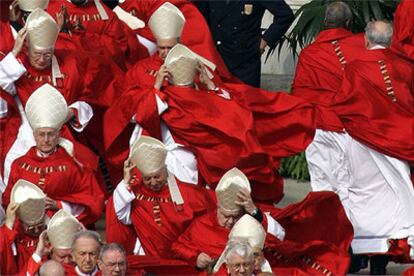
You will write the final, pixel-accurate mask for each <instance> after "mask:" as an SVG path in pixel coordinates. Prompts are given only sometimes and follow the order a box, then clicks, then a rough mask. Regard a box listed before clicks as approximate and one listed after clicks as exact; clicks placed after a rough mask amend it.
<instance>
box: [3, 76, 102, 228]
mask: <svg viewBox="0 0 414 276" xmlns="http://www.w3.org/2000/svg"><path fill="white" fill-rule="evenodd" d="M68 113H69V111H68V106H67V104H66V101H65V99H64V98H63V96H62V95H61V94H60V93H59V92H58V91H57V90H56V89H55V88H53V87H52V86H51V85H49V84H45V85H43V86H41V87H40V88H39V89H37V90H36V91H35V92H34V93H33V94H32V95H31V96H30V98H29V100H28V101H27V104H26V115H27V119H28V122H29V124H30V126H31V127H32V129H33V136H34V139H35V141H36V146H35V147H32V148H31V149H30V150H29V151H28V152H27V153H26V154H25V155H23V156H22V157H20V158H18V159H16V160H15V161H14V162H13V164H12V166H11V173H10V178H9V183H8V185H7V188H6V190H5V191H4V194H3V205H4V206H7V205H8V204H9V202H10V192H11V190H12V189H13V186H14V185H15V183H16V182H17V180H19V179H25V180H27V181H30V182H32V183H35V184H36V185H37V186H38V187H39V188H40V189H42V191H43V192H44V193H45V194H46V195H47V197H46V211H47V213H48V215H49V217H50V216H51V215H53V213H55V212H56V211H58V210H59V209H64V210H66V211H68V212H69V213H71V214H72V215H74V216H75V217H76V218H77V219H78V220H79V221H81V222H82V223H84V224H85V225H88V224H93V223H94V222H96V221H97V220H98V219H99V217H100V216H101V213H102V210H103V193H102V191H101V190H100V187H99V185H98V183H97V180H96V178H95V176H94V174H93V172H92V171H91V170H90V169H89V168H88V167H84V166H83V165H82V164H81V163H79V161H77V160H76V158H74V154H73V150H74V149H73V144H72V143H71V142H70V141H68V140H67V139H64V138H60V135H59V134H60V129H61V127H62V125H63V124H64V122H65V121H66V119H67V116H68Z"/></svg>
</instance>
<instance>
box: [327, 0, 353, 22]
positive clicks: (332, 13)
mask: <svg viewBox="0 0 414 276" xmlns="http://www.w3.org/2000/svg"><path fill="white" fill-rule="evenodd" d="M351 20H352V12H351V9H350V8H349V6H348V4H346V3H344V2H333V3H331V4H329V5H328V6H327V7H326V11H325V27H327V28H348V24H349V23H350V22H351Z"/></svg>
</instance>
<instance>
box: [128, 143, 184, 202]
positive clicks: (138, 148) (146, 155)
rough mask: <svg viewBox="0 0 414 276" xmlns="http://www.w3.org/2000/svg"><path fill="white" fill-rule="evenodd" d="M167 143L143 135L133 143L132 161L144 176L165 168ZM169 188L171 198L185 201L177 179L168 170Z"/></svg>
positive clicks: (176, 200)
mask: <svg viewBox="0 0 414 276" xmlns="http://www.w3.org/2000/svg"><path fill="white" fill-rule="evenodd" d="M167 152H168V151H167V149H166V147H165V145H164V144H163V143H162V142H161V141H159V140H157V139H155V138H152V137H149V136H145V135H141V137H140V138H139V139H138V140H137V141H136V142H135V143H134V144H133V146H132V149H131V152H130V157H129V159H130V161H131V162H132V163H133V164H134V165H135V166H136V167H137V168H138V170H139V171H140V172H141V174H142V175H143V176H146V175H150V174H153V173H156V172H158V171H160V170H161V169H163V168H164V167H165V166H166V165H165V160H166V158H167ZM167 182H168V189H169V191H170V195H171V199H172V201H173V202H174V203H175V204H176V205H180V204H183V203H184V200H183V198H182V196H181V192H180V189H179V188H178V185H177V181H176V180H175V177H174V175H173V174H172V173H171V172H168V179H167Z"/></svg>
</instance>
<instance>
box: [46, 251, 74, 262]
mask: <svg viewBox="0 0 414 276" xmlns="http://www.w3.org/2000/svg"><path fill="white" fill-rule="evenodd" d="M51 257H52V258H51V259H52V260H54V261H56V262H58V263H61V264H70V263H72V249H70V248H68V249H57V248H53V250H52V256H51Z"/></svg>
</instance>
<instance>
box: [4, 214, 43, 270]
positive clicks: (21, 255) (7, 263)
mask: <svg viewBox="0 0 414 276" xmlns="http://www.w3.org/2000/svg"><path fill="white" fill-rule="evenodd" d="M17 229H20V223H19V221H18V220H17V221H16V223H15V226H14V229H13V230H10V229H9V228H7V226H6V225H3V226H1V227H0V274H1V275H15V274H17V273H19V275H20V274H21V275H26V270H27V269H26V268H27V263H28V260H29V258H30V257H31V256H32V254H33V253H34V251H35V250H36V246H37V242H38V240H39V239H38V238H33V237H30V236H27V235H25V234H24V233H23V232H22V231H19V230H17ZM13 243H14V244H15V245H16V252H17V255H16V256H14V253H13V249H12V244H13Z"/></svg>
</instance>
